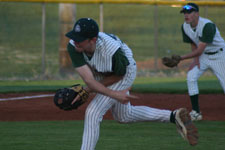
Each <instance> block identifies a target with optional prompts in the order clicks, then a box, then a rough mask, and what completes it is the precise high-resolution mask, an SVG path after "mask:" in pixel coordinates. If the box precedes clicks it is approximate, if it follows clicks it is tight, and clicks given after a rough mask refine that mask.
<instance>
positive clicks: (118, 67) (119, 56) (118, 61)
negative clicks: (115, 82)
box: [112, 48, 130, 76]
mask: <svg viewBox="0 0 225 150" xmlns="http://www.w3.org/2000/svg"><path fill="white" fill-rule="evenodd" d="M112 62H113V66H112V70H113V73H114V74H115V75H118V76H122V75H125V74H126V69H127V66H128V65H129V64H130V63H129V61H128V59H127V57H126V56H125V55H124V52H123V51H122V50H121V49H120V48H119V49H118V50H117V51H116V52H115V53H114V55H113V58H112Z"/></svg>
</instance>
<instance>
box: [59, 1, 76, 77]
mask: <svg viewBox="0 0 225 150" xmlns="http://www.w3.org/2000/svg"><path fill="white" fill-rule="evenodd" d="M75 18H76V5H75V4H64V3H60V4H59V24H60V38H59V72H60V73H61V74H67V73H70V72H73V71H74V69H72V62H71V60H70V56H69V54H68V52H67V49H66V47H67V44H68V41H69V39H68V38H67V37H65V34H66V33H67V32H69V31H70V30H72V28H73V25H74V22H75Z"/></svg>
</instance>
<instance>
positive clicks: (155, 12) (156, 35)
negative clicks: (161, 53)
mask: <svg viewBox="0 0 225 150" xmlns="http://www.w3.org/2000/svg"><path fill="white" fill-rule="evenodd" d="M158 50H159V48H158V5H154V69H155V70H158Z"/></svg>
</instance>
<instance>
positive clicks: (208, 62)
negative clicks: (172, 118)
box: [187, 48, 225, 96]
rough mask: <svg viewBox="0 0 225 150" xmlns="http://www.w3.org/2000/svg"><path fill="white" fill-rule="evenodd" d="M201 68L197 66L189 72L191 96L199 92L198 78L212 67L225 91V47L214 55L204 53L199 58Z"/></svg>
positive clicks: (188, 84) (188, 80) (188, 81)
mask: <svg viewBox="0 0 225 150" xmlns="http://www.w3.org/2000/svg"><path fill="white" fill-rule="evenodd" d="M199 63H200V68H198V67H197V66H195V67H194V68H192V70H190V71H188V73H187V86H188V93H189V95H190V96H192V95H196V94H199V88H198V82H197V81H198V79H199V77H200V76H201V75H202V74H203V73H204V72H205V71H206V70H207V69H211V70H212V72H213V73H214V74H215V75H216V77H217V78H218V80H219V82H220V84H221V86H222V88H223V90H224V93H225V48H223V51H219V52H218V53H217V54H214V55H207V54H204V53H203V54H202V55H201V56H200V58H199Z"/></svg>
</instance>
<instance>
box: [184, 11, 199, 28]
mask: <svg viewBox="0 0 225 150" xmlns="http://www.w3.org/2000/svg"><path fill="white" fill-rule="evenodd" d="M184 20H185V22H186V23H187V24H191V25H192V26H196V25H197V23H198V12H195V11H193V12H189V13H188V12H185V13H184Z"/></svg>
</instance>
